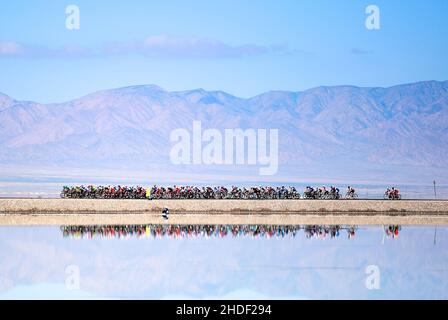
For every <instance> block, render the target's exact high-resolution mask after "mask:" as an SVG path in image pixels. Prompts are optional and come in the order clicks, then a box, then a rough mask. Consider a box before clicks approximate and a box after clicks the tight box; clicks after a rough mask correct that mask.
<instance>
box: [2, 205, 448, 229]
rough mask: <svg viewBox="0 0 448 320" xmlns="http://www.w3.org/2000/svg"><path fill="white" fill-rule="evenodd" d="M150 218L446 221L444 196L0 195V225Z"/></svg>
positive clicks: (211, 221)
mask: <svg viewBox="0 0 448 320" xmlns="http://www.w3.org/2000/svg"><path fill="white" fill-rule="evenodd" d="M165 207H167V208H169V209H170V212H171V215H170V219H169V220H168V221H165V220H163V219H162V217H161V211H162V209H163V208H165ZM150 223H169V224H356V225H362V224H369V225H372V224H377V225H378V224H402V225H420V224H421V225H448V201H431V200H425V201H421V200H402V201H382V200H338V201H328V200H263V201H256V200H255V201H251V200H154V201H148V200H88V199H82V200H81V199H0V225H94V224H150Z"/></svg>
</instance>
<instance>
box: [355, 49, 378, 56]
mask: <svg viewBox="0 0 448 320" xmlns="http://www.w3.org/2000/svg"><path fill="white" fill-rule="evenodd" d="M350 53H351V54H355V55H367V54H372V53H373V50H366V49H361V48H353V49H351V50H350Z"/></svg>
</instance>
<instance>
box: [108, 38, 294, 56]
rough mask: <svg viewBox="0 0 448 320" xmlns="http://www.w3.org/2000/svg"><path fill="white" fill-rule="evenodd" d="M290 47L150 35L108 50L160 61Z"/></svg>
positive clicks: (244, 53)
mask: <svg viewBox="0 0 448 320" xmlns="http://www.w3.org/2000/svg"><path fill="white" fill-rule="evenodd" d="M287 50H288V49H287V48H286V46H281V45H272V46H261V45H256V44H242V45H236V46H233V45H229V44H226V43H224V42H221V41H218V40H214V39H206V38H196V37H188V38H181V37H170V36H166V35H157V36H150V37H148V38H146V39H145V41H143V42H134V43H109V44H107V45H106V46H105V48H104V51H105V52H106V53H109V54H141V55H144V56H149V57H160V58H211V59H213V58H241V57H246V56H259V55H264V54H268V53H282V52H286V51H287Z"/></svg>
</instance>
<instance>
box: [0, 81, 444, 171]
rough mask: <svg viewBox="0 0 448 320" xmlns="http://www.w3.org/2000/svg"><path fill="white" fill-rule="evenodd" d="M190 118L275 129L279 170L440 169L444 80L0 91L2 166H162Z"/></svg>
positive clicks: (219, 125)
mask: <svg viewBox="0 0 448 320" xmlns="http://www.w3.org/2000/svg"><path fill="white" fill-rule="evenodd" d="M195 120H200V121H201V122H202V127H203V128H204V129H205V128H217V129H220V130H223V129H225V128H243V129H245V128H254V129H257V128H273V129H278V130H279V156H280V157H279V162H280V166H281V167H291V168H293V167H296V166H316V167H319V166H321V167H328V166H332V165H335V166H348V165H349V166H356V165H357V164H359V165H366V164H368V163H372V165H375V166H380V167H381V166H383V167H384V168H385V169H386V168H388V166H393V165H398V166H401V165H409V166H420V167H422V168H429V167H432V168H440V170H445V169H446V168H447V167H448V157H446V153H447V150H448V81H445V82H436V81H428V82H420V83H413V84H407V85H400V86H395V87H390V88H358V87H353V86H337V87H318V88H313V89H309V90H306V91H303V92H286V91H272V92H267V93H264V94H261V95H258V96H256V97H253V98H250V99H242V98H238V97H235V96H232V95H230V94H227V93H225V92H221V91H212V92H209V91H205V90H203V89H197V90H190V91H182V92H168V91H165V90H164V89H162V88H160V87H157V86H154V85H148V86H132V87H126V88H119V89H113V90H106V91H100V92H96V93H93V94H90V95H87V96H85V97H82V98H80V99H76V100H73V101H70V102H67V103H62V104H48V105H43V104H39V103H34V102H21V101H15V100H13V99H11V98H9V97H8V96H6V95H3V94H0V148H1V152H0V162H1V163H4V164H12V163H14V164H29V165H36V166H37V165H42V164H45V165H48V164H49V165H51V164H58V165H76V164H79V165H88V166H99V167H101V165H103V164H105V163H108V164H113V165H117V166H118V167H120V166H122V165H125V166H126V167H133V166H134V167H136V166H142V164H143V163H144V164H147V165H149V164H163V165H169V158H168V156H169V152H170V148H171V143H170V141H169V137H170V132H171V131H172V130H173V129H176V128H185V129H188V130H189V131H191V128H192V123H193V121H195ZM149 168H150V166H149ZM204 170H205V169H204Z"/></svg>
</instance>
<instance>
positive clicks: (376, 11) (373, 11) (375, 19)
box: [365, 4, 381, 30]
mask: <svg viewBox="0 0 448 320" xmlns="http://www.w3.org/2000/svg"><path fill="white" fill-rule="evenodd" d="M365 12H366V14H367V15H368V16H367V18H366V22H365V25H366V28H367V30H380V28H381V22H380V8H379V7H378V6H376V5H374V4H371V5H369V6H367V7H366V11H365Z"/></svg>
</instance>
